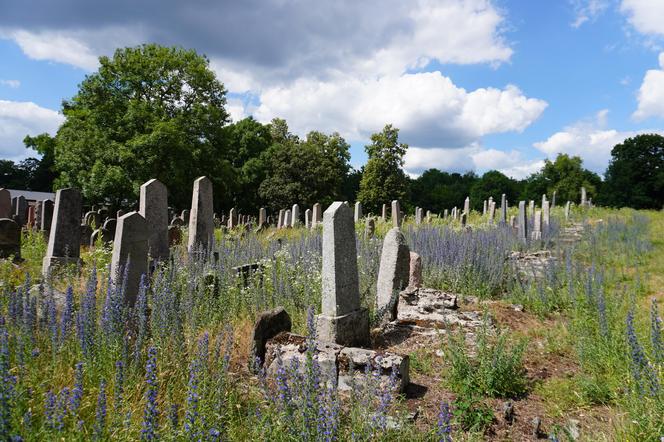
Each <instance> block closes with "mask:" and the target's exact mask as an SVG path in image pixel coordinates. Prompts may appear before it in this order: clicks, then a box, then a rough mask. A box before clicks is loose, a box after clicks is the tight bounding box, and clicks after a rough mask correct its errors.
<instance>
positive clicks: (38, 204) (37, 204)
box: [34, 201, 44, 230]
mask: <svg viewBox="0 0 664 442" xmlns="http://www.w3.org/2000/svg"><path fill="white" fill-rule="evenodd" d="M43 209H44V202H43V201H35V225H34V228H35V229H37V230H41V214H42V210H43Z"/></svg>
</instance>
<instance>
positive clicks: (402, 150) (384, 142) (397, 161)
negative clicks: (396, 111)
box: [357, 124, 409, 213]
mask: <svg viewBox="0 0 664 442" xmlns="http://www.w3.org/2000/svg"><path fill="white" fill-rule="evenodd" d="M407 149H408V145H407V144H404V143H399V129H397V128H395V127H392V125H391V124H388V125H386V126H385V127H384V128H383V131H382V132H380V133H375V134H373V135H371V144H368V145H366V146H365V150H366V152H367V154H368V156H369V160H368V161H367V164H366V166H364V173H363V174H362V180H361V181H360V191H359V192H358V194H357V199H358V200H360V201H361V202H362V204H363V205H364V206H365V208H366V210H367V211H375V213H378V209H379V207H382V205H383V204H384V203H388V202H390V201H392V200H394V199H398V200H400V201H402V203H403V204H404V205H405V203H406V196H407V194H408V184H409V181H408V177H407V176H406V174H405V173H404V171H403V163H404V159H403V157H404V155H405V154H406V150H407Z"/></svg>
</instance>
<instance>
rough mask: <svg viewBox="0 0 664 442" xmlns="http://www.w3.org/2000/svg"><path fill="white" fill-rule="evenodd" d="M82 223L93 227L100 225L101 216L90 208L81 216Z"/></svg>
mask: <svg viewBox="0 0 664 442" xmlns="http://www.w3.org/2000/svg"><path fill="white" fill-rule="evenodd" d="M83 224H85V225H86V226H90V227H95V228H99V227H101V217H100V216H99V213H98V212H97V211H92V210H90V211H89V212H86V213H85V216H84V217H83Z"/></svg>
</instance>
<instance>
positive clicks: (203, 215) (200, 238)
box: [187, 176, 214, 253]
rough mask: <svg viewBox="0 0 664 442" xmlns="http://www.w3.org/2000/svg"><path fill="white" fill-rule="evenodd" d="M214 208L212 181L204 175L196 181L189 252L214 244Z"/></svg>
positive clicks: (188, 244)
mask: <svg viewBox="0 0 664 442" xmlns="http://www.w3.org/2000/svg"><path fill="white" fill-rule="evenodd" d="M213 217H214V209H213V207H212V181H210V179H209V178H208V177H205V176H202V177H199V178H197V179H196V181H194V190H193V192H192V197H191V212H190V213H189V238H188V241H187V250H188V251H189V253H194V252H196V251H201V250H207V249H209V248H211V247H213V245H214V220H213Z"/></svg>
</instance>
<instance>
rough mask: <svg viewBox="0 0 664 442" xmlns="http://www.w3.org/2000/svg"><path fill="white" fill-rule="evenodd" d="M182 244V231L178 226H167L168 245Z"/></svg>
mask: <svg viewBox="0 0 664 442" xmlns="http://www.w3.org/2000/svg"><path fill="white" fill-rule="evenodd" d="M181 242H182V229H181V228H180V226H178V225H170V226H168V245H169V246H175V245H178V244H180V243H181Z"/></svg>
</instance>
